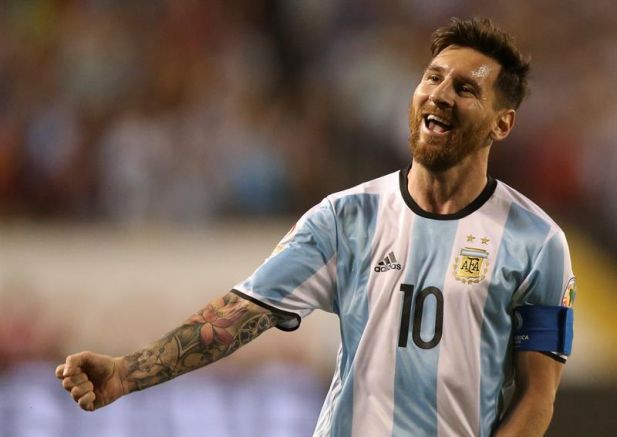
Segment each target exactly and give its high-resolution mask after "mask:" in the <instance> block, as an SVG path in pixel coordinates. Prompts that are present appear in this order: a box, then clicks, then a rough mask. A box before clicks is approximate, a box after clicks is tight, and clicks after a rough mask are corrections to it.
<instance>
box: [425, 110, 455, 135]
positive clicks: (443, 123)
mask: <svg viewBox="0 0 617 437" xmlns="http://www.w3.org/2000/svg"><path fill="white" fill-rule="evenodd" d="M423 119H424V126H425V127H426V128H427V129H428V130H429V131H431V132H433V133H437V134H444V133H447V132H449V131H450V130H452V124H451V123H450V122H449V121H448V120H446V119H444V118H441V117H438V116H436V115H433V114H426V115H425V116H424V117H423Z"/></svg>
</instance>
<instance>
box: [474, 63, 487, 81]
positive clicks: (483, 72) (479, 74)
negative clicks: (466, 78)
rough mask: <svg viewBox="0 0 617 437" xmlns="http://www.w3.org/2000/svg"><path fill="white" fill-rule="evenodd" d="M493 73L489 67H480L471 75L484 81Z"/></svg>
mask: <svg viewBox="0 0 617 437" xmlns="http://www.w3.org/2000/svg"><path fill="white" fill-rule="evenodd" d="M490 72H491V69H490V67H489V66H488V65H480V66H479V67H478V69H477V70H476V71H474V72H472V73H471V75H472V76H473V77H478V78H481V79H484V78H485V77H486V76H488V74H489V73H490Z"/></svg>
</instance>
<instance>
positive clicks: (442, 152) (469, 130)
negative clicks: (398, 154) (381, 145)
mask: <svg viewBox="0 0 617 437" xmlns="http://www.w3.org/2000/svg"><path fill="white" fill-rule="evenodd" d="M434 112H436V113H437V115H440V114H439V111H434ZM444 118H445V117H444ZM449 118H452V117H449ZM453 122H454V126H455V127H454V128H453V129H452V130H451V131H450V132H448V134H447V136H446V137H443V138H435V137H429V138H427V139H425V140H422V139H421V138H420V130H421V128H422V124H423V123H424V119H423V117H422V111H420V110H416V111H414V113H413V114H412V115H411V117H410V123H409V128H410V135H409V147H410V149H411V155H412V157H413V158H414V160H415V161H416V162H418V163H419V164H421V165H423V166H424V167H426V168H427V169H428V170H431V171H433V172H444V171H446V170H449V169H451V168H452V167H454V166H456V165H457V164H459V163H460V162H461V161H463V159H465V158H466V157H467V156H469V155H471V154H472V153H473V152H475V151H476V150H478V149H481V148H482V147H484V146H486V145H487V144H489V143H490V142H489V139H488V135H489V129H488V127H485V126H477V125H475V126H474V125H468V126H461V125H460V124H459V122H458V120H457V119H456V117H454V118H453Z"/></svg>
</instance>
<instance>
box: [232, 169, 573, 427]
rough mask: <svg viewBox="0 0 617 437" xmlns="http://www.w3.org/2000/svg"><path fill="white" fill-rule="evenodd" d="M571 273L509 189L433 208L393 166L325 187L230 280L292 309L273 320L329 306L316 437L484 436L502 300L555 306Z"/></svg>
mask: <svg viewBox="0 0 617 437" xmlns="http://www.w3.org/2000/svg"><path fill="white" fill-rule="evenodd" d="M572 279H573V274H572V269H571V264H570V255H569V252H568V247H567V243H566V240H565V237H564V234H563V232H562V231H561V229H560V228H559V227H558V226H557V225H556V224H555V223H554V222H553V221H552V220H551V219H550V218H549V217H548V216H547V215H546V214H545V213H544V212H543V211H542V210H541V209H540V208H539V207H538V206H536V205H535V204H533V203H532V202H531V201H530V200H528V199H527V198H525V197H524V196H522V195H521V194H519V193H518V192H516V191H515V190H514V189H512V188H510V187H508V186H507V185H506V184H504V183H502V182H499V181H496V180H494V179H489V182H488V184H487V186H486V187H485V189H484V190H483V192H482V193H481V194H480V195H479V196H478V198H477V199H475V200H474V201H473V202H472V203H471V204H470V205H469V206H467V207H466V208H464V209H463V210H462V211H460V212H458V213H456V214H449V215H435V214H430V213H427V212H425V211H423V210H421V209H420V208H419V206H418V205H417V204H416V203H415V202H414V201H413V199H412V198H411V196H410V195H409V192H408V190H407V171H406V170H402V171H400V172H396V173H392V174H390V175H387V176H384V177H382V178H379V179H375V180H373V181H369V182H366V183H364V184H361V185H359V186H356V187H354V188H351V189H349V190H346V191H343V192H340V193H336V194H332V195H330V196H328V197H327V198H326V199H324V200H323V201H322V202H321V204H319V205H317V206H315V207H314V208H312V209H311V210H309V211H308V212H307V213H306V214H305V215H304V216H303V217H302V218H301V219H300V220H299V221H298V223H297V224H296V225H295V226H294V228H293V229H292V230H291V231H290V232H289V233H288V234H287V235H286V236H285V237H284V238H283V240H282V241H281V243H280V244H279V246H277V248H276V249H275V251H274V252H273V254H272V255H271V256H270V257H269V258H268V259H267V260H266V261H265V262H264V264H263V265H262V266H261V267H259V268H258V269H257V270H256V271H255V273H254V274H253V275H252V276H251V277H250V278H249V279H248V280H246V281H245V282H243V283H241V284H238V285H237V286H236V287H235V289H236V290H237V292H238V293H239V294H240V295H243V296H245V297H248V298H250V299H252V300H256V301H258V302H260V303H262V304H264V305H267V306H269V307H272V308H275V309H276V310H279V311H283V312H285V313H286V314H288V315H290V316H291V317H290V318H288V320H287V322H285V323H283V324H281V325H280V326H279V327H280V328H282V329H295V328H296V327H297V326H298V325H299V323H300V320H301V319H302V318H303V317H306V316H307V315H308V314H310V313H311V311H313V310H314V309H321V310H325V311H328V312H333V313H336V314H337V315H338V317H339V319H340V327H341V339H342V340H341V347H340V349H339V353H338V359H337V366H336V371H335V375H334V378H333V381H332V385H331V387H330V390H329V392H328V395H327V397H326V400H325V402H324V405H323V408H322V411H321V414H320V417H319V421H318V423H317V427H316V430H315V436H333V437H343V436H345V437H346V436H354V437H356V436H370V437H375V436H380V437H381V436H395V437H399V436H489V435H491V432H492V431H493V430H494V428H495V426H496V424H497V422H498V420H499V416H500V414H501V413H502V412H503V409H504V407H505V403H506V400H507V396H505V394H506V393H507V392H508V389H509V388H511V386H512V383H513V381H512V379H513V374H512V332H513V321H512V312H513V308H515V307H517V306H520V305H534V304H541V305H561V304H562V301H564V293H565V292H566V289H567V288H568V287H569V284H570V283H571V281H572ZM547 352H548V351H547ZM562 358H563V357H562Z"/></svg>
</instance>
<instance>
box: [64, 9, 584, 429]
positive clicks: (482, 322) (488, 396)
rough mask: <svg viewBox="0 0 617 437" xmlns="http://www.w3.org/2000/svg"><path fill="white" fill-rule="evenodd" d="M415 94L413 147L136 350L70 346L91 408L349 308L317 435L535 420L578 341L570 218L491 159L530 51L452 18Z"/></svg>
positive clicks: (76, 394)
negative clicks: (518, 186) (399, 164)
mask: <svg viewBox="0 0 617 437" xmlns="http://www.w3.org/2000/svg"><path fill="white" fill-rule="evenodd" d="M431 50H432V55H433V56H432V59H431V60H430V63H429V65H428V66H427V68H426V70H425V72H424V74H423V76H422V79H421V80H420V83H419V84H418V86H417V88H416V89H415V92H414V94H413V99H412V102H411V106H410V111H409V124H410V131H411V135H410V140H409V143H410V149H411V153H412V157H413V159H412V164H411V165H410V166H408V167H407V168H405V169H403V170H401V171H400V172H396V173H393V174H390V175H386V176H384V177H381V178H379V179H376V180H373V181H370V182H366V183H363V184H361V185H359V186H357V187H355V188H351V189H349V190H346V191H343V192H340V193H336V194H333V195H330V196H328V197H326V198H325V199H324V200H323V201H322V202H321V204H319V205H317V206H315V207H314V208H312V209H311V210H309V211H308V212H307V213H306V214H305V215H304V216H303V217H302V218H301V219H300V220H299V221H298V223H297V224H296V225H295V226H294V228H293V229H292V230H291V231H290V232H289V233H288V234H287V235H286V236H285V237H284V238H283V240H282V241H281V242H280V244H279V245H278V246H277V247H276V249H275V250H274V252H273V253H272V255H271V256H270V257H269V258H268V259H267V260H266V261H265V262H264V264H263V265H262V266H261V267H259V268H258V269H257V270H256V271H255V272H254V274H253V275H252V276H251V277H250V278H249V279H247V280H246V281H245V282H242V283H240V284H238V285H236V286H235V287H234V289H233V290H232V291H231V292H229V293H228V294H226V295H224V296H223V297H221V298H219V299H217V300H215V301H213V302H211V303H210V304H209V305H207V306H206V307H205V309H203V310H201V311H199V312H198V313H197V314H195V315H194V316H192V317H190V318H189V319H188V320H186V321H185V322H184V323H183V324H182V325H181V326H180V327H178V328H176V329H175V330H173V331H171V332H170V333H168V334H167V335H166V336H164V337H163V338H162V339H160V340H158V341H156V342H154V343H153V344H151V345H150V346H147V347H145V348H144V349H142V350H139V351H137V352H135V353H132V354H130V355H127V356H123V357H110V356H105V355H100V354H95V353H92V352H81V353H78V354H75V355H71V356H69V357H68V358H67V359H66V362H65V363H64V364H61V365H60V366H59V367H58V368H57V370H56V375H57V377H58V378H59V379H61V380H62V385H63V386H64V388H65V389H66V390H68V391H70V393H71V396H72V397H73V399H74V400H75V401H77V403H78V404H79V406H80V407H81V408H83V409H84V410H88V411H91V410H94V409H96V408H100V407H103V406H105V405H107V404H109V403H110V402H113V401H114V400H116V399H118V398H119V397H121V396H123V395H126V394H128V393H131V392H132V391H135V390H141V389H144V388H147V387H150V386H152V385H155V384H158V383H161V382H164V381H167V380H169V379H172V378H174V377H176V376H178V375H181V374H183V373H185V372H188V371H190V370H193V369H196V368H198V367H201V366H204V365H206V364H209V363H212V362H214V361H216V360H218V359H220V358H223V357H224V356H226V355H229V354H230V353H231V352H233V351H234V350H236V349H237V348H239V347H240V346H242V345H243V344H245V343H247V342H249V341H251V340H252V339H254V338H255V337H257V336H258V335H260V334H261V333H262V332H264V331H266V330H267V329H269V328H271V327H273V326H276V327H278V328H279V329H282V330H293V329H296V328H297V327H298V326H299V324H300V321H301V320H302V318H303V317H305V316H307V315H308V314H309V313H310V312H311V311H313V310H314V309H321V310H325V311H329V312H333V313H335V314H337V316H338V317H339V319H340V329H341V338H342V342H341V347H340V350H339V354H338V360H337V365H336V371H335V375H334V378H333V381H332V385H331V388H330V391H329V393H328V395H327V398H326V400H325V403H324V405H323V409H322V411H321V415H320V417H319V421H318V423H317V427H316V430H315V435H317V436H334V437H338V436H354V437H355V436H370V437H375V436H489V435H497V436H521V435H524V436H535V435H538V436H539V435H542V434H543V433H544V432H545V431H546V429H547V427H548V425H549V423H550V420H551V417H552V413H553V402H554V399H555V393H556V390H557V386H558V384H559V380H560V376H561V372H562V369H563V365H564V362H565V360H566V357H567V355H569V353H570V348H571V343H572V309H571V308H570V307H571V305H572V302H573V299H574V293H575V282H574V277H573V274H572V269H571V265H570V256H569V253H568V247H567V243H566V240H565V237H564V234H563V232H562V231H561V229H560V228H559V227H558V226H557V225H556V224H555V223H554V222H553V221H552V220H551V219H550V218H549V217H548V216H547V215H546V214H545V213H544V212H543V211H542V210H541V209H540V208H539V207H538V206H536V205H535V204H533V203H532V202H531V201H530V200H528V199H527V198H525V197H524V196H523V195H521V194H519V193H518V192H516V191H515V190H513V189H512V188H510V187H509V186H507V185H506V184H504V183H502V182H499V181H497V180H495V179H493V178H491V177H490V176H487V162H488V156H489V151H490V150H491V146H492V144H493V143H494V142H497V141H501V140H503V139H504V138H506V137H507V136H508V134H509V133H510V131H511V130H512V128H513V127H514V124H515V116H516V110H517V109H518V107H519V104H520V103H521V101H522V100H523V98H524V96H525V94H526V88H527V80H526V76H527V72H528V69H529V64H528V62H527V61H526V60H525V58H524V57H523V56H522V55H521V54H520V52H519V50H518V49H517V48H516V47H515V46H514V44H513V42H512V39H511V37H510V36H508V35H507V34H505V33H503V32H502V31H501V30H499V29H497V28H496V27H495V26H494V25H493V24H492V23H491V22H490V21H489V20H479V19H473V20H460V19H452V20H451V22H450V23H449V24H448V25H446V26H444V27H442V28H439V29H437V30H436V31H435V32H434V34H433V38H432V42H431Z"/></svg>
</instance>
